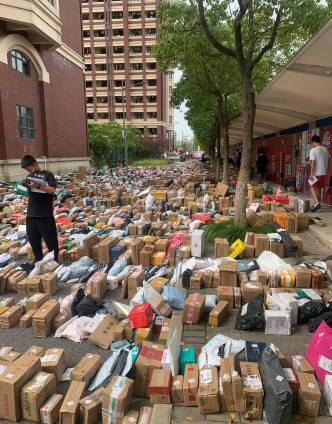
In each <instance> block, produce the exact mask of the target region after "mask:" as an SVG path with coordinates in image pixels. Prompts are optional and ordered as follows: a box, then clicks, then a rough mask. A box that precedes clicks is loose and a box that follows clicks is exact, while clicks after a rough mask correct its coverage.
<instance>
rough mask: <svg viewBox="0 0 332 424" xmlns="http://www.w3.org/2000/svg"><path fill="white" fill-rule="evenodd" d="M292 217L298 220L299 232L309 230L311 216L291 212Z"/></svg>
mask: <svg viewBox="0 0 332 424" xmlns="http://www.w3.org/2000/svg"><path fill="white" fill-rule="evenodd" d="M291 215H294V216H295V217H296V218H297V222H298V229H299V230H308V226H309V221H310V215H308V214H306V213H300V212H291Z"/></svg>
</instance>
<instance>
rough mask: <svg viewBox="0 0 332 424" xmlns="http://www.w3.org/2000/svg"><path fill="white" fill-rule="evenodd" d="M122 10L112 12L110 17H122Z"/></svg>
mask: <svg viewBox="0 0 332 424" xmlns="http://www.w3.org/2000/svg"><path fill="white" fill-rule="evenodd" d="M122 18H123V12H112V19H122Z"/></svg>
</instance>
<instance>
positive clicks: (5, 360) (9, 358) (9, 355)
mask: <svg viewBox="0 0 332 424" xmlns="http://www.w3.org/2000/svg"><path fill="white" fill-rule="evenodd" d="M20 356H21V354H20V353H19V352H14V351H13V350H10V351H8V352H5V353H3V355H2V356H1V358H0V365H3V366H5V367H9V366H10V365H11V364H12V363H13V362H15V361H16V359H18V358H19V357H20Z"/></svg>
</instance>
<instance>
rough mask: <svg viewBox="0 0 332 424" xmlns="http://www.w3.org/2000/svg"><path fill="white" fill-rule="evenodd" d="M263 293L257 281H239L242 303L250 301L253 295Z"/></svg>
mask: <svg viewBox="0 0 332 424" xmlns="http://www.w3.org/2000/svg"><path fill="white" fill-rule="evenodd" d="M263 293H264V290H263V286H262V284H261V283H259V282H255V283H252V282H251V281H249V282H246V281H243V282H242V283H241V295H242V303H243V305H245V304H246V303H249V302H251V301H252V300H253V299H254V298H255V297H257V296H258V295H260V294H263Z"/></svg>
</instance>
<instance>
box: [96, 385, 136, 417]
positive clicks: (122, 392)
mask: <svg viewBox="0 0 332 424" xmlns="http://www.w3.org/2000/svg"><path fill="white" fill-rule="evenodd" d="M133 387H134V381H133V380H132V379H130V378H127V377H113V378H112V380H111V382H110V384H109V385H108V386H107V387H106V389H105V391H104V394H103V401H102V418H103V424H108V423H109V422H112V423H114V424H122V419H123V417H124V414H125V411H126V410H127V409H128V408H129V405H130V402H131V397H132V393H133ZM115 399H116V401H115ZM111 405H112V406H113V407H114V409H111V410H110V406H111Z"/></svg>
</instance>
